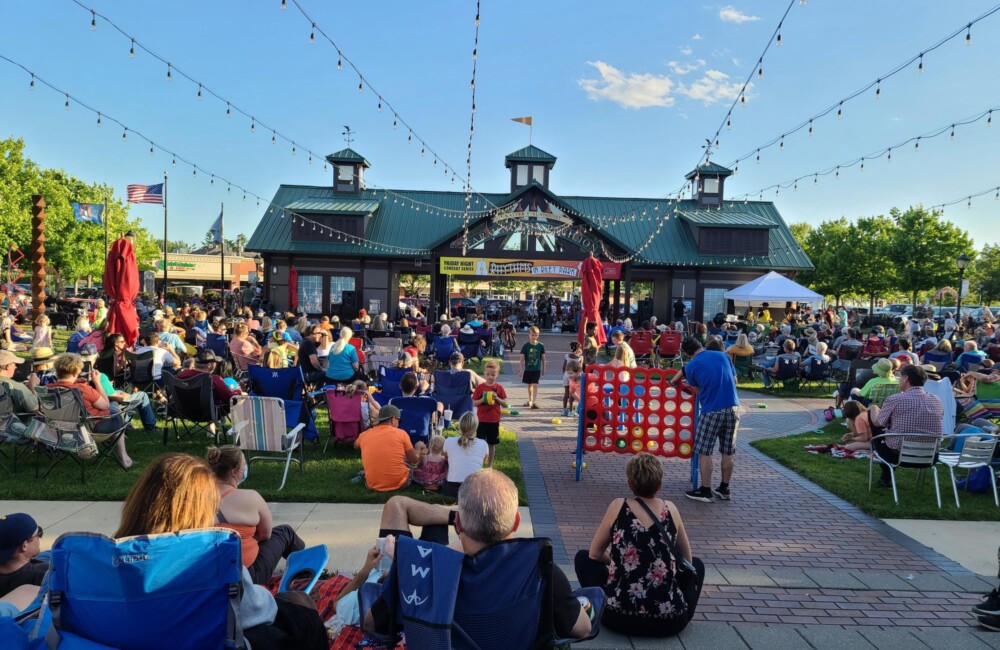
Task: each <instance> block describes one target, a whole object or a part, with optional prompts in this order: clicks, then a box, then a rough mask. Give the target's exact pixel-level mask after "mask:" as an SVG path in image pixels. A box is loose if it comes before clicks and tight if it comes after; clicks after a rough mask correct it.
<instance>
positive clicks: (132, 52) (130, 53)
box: [128, 38, 135, 59]
mask: <svg viewBox="0 0 1000 650" xmlns="http://www.w3.org/2000/svg"><path fill="white" fill-rule="evenodd" d="M128 58H130V59H134V58H135V39H134V38H133V39H132V45H131V46H130V47H129V48H128Z"/></svg>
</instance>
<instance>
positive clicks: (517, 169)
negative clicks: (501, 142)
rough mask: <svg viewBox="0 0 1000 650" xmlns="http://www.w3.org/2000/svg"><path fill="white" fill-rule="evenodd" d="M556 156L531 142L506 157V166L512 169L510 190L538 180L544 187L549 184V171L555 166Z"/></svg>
mask: <svg viewBox="0 0 1000 650" xmlns="http://www.w3.org/2000/svg"><path fill="white" fill-rule="evenodd" d="M555 164H556V157H555V156H553V155H552V154H550V153H548V152H546V151H542V150H541V149H539V148H538V147H536V146H535V145H532V144H529V145H528V146H527V147H524V148H523V149H518V150H517V151H515V152H514V153H512V154H508V155H507V156H506V157H505V158H504V166H506V167H507V169H509V170H510V191H511V192H513V191H515V190H517V189H518V188H521V187H524V186H525V185H528V184H529V183H531V181H537V182H538V184H539V185H541V186H542V187H548V186H549V172H550V171H551V170H552V168H553V167H555Z"/></svg>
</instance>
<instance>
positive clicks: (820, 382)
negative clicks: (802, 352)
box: [800, 359, 833, 388]
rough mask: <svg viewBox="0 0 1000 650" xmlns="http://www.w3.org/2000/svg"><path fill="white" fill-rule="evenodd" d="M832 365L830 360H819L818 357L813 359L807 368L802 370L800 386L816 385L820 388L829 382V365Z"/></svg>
mask: <svg viewBox="0 0 1000 650" xmlns="http://www.w3.org/2000/svg"><path fill="white" fill-rule="evenodd" d="M831 365H833V364H832V363H831V362H830V361H820V360H818V359H813V360H812V361H811V362H810V364H809V369H808V370H806V369H803V370H802V376H801V383H800V386H802V387H803V388H805V387H806V386H810V385H813V386H816V387H818V388H822V387H823V386H824V385H826V384H828V383H829V382H830V366H831Z"/></svg>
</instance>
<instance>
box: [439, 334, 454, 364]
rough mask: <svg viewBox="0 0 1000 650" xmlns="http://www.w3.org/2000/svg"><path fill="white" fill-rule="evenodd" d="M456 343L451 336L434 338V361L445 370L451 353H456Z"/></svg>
mask: <svg viewBox="0 0 1000 650" xmlns="http://www.w3.org/2000/svg"><path fill="white" fill-rule="evenodd" d="M458 351H459V348H458V342H457V340H456V339H455V337H453V336H435V337H434V360H435V361H437V362H438V363H439V364H440V365H442V366H444V367H445V368H447V367H448V361H449V360H450V359H451V355H452V353H453V352H458Z"/></svg>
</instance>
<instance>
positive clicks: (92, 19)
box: [90, 9, 97, 30]
mask: <svg viewBox="0 0 1000 650" xmlns="http://www.w3.org/2000/svg"><path fill="white" fill-rule="evenodd" d="M90 29H91V30H94V29H97V12H96V11H94V10H93V9H91V10H90Z"/></svg>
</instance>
